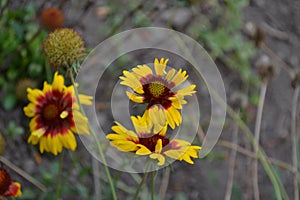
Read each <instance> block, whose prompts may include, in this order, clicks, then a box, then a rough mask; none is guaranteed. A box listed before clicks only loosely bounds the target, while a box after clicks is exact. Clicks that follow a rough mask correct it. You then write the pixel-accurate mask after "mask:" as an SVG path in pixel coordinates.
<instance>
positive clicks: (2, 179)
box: [0, 169, 12, 195]
mask: <svg viewBox="0 0 300 200" xmlns="http://www.w3.org/2000/svg"><path fill="white" fill-rule="evenodd" d="M11 183H12V180H11V177H10V175H9V174H8V172H7V171H6V170H5V169H0V195H4V193H5V192H6V191H7V190H8V188H9V186H10V184H11Z"/></svg>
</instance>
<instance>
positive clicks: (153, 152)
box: [106, 116, 201, 166]
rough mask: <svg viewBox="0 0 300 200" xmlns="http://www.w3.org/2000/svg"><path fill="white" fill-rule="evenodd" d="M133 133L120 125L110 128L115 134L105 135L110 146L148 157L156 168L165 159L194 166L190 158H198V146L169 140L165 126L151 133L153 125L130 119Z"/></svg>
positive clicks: (139, 118) (141, 120) (163, 162)
mask: <svg viewBox="0 0 300 200" xmlns="http://www.w3.org/2000/svg"><path fill="white" fill-rule="evenodd" d="M131 120H132V123H133V125H134V128H135V132H134V131H131V130H127V129H126V128H125V127H124V126H122V125H121V124H120V123H118V122H116V125H115V126H113V127H112V130H113V131H114V132H115V133H111V134H108V135H106V138H107V139H109V140H111V142H110V144H111V145H112V146H113V147H115V148H117V149H118V150H120V151H124V152H135V153H136V154H137V155H141V156H143V155H149V157H150V158H152V159H157V160H158V163H157V165H158V166H162V165H164V164H165V163H166V157H168V158H171V159H175V160H180V161H181V160H184V161H186V162H188V163H190V164H194V162H193V161H192V159H191V157H192V158H198V152H199V150H200V148H201V147H200V146H192V145H191V144H190V143H189V142H187V141H185V140H177V139H173V140H171V139H169V138H168V137H166V131H167V127H168V126H165V127H164V128H163V129H161V130H160V131H159V132H158V133H156V132H153V124H151V123H150V124H149V123H147V122H146V121H145V120H144V119H143V118H142V117H140V116H138V117H134V116H132V117H131Z"/></svg>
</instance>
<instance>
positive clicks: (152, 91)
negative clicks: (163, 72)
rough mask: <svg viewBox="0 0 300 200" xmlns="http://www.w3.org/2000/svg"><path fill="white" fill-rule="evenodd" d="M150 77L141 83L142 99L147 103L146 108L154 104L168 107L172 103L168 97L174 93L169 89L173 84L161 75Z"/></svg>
mask: <svg viewBox="0 0 300 200" xmlns="http://www.w3.org/2000/svg"><path fill="white" fill-rule="evenodd" d="M151 79H152V80H151ZM151 79H150V80H148V83H146V84H144V85H143V90H144V101H145V102H147V103H148V107H147V109H149V108H150V107H152V106H153V105H156V104H160V105H162V106H163V107H164V109H168V108H169V107H170V106H171V105H172V101H171V100H169V98H170V97H173V96H174V95H175V93H174V92H172V91H171V88H172V87H173V86H172V85H170V84H168V83H167V82H166V81H165V80H164V79H162V78H161V77H153V78H151Z"/></svg>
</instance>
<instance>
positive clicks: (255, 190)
mask: <svg viewBox="0 0 300 200" xmlns="http://www.w3.org/2000/svg"><path fill="white" fill-rule="evenodd" d="M267 86H268V84H267V83H262V85H261V89H260V96H259V103H258V108H257V113H256V122H255V132H254V152H255V154H257V153H258V148H259V138H260V127H261V120H262V112H263V107H264V102H265V97H266V91H267ZM257 161H258V160H257V158H255V159H254V160H253V163H252V164H253V165H252V169H253V174H252V180H253V182H252V184H253V194H254V199H255V200H259V199H260V198H259V186H258V162H257Z"/></svg>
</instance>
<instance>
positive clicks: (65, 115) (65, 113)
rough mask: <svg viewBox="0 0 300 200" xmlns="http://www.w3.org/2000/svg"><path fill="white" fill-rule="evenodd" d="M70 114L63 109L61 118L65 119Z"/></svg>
mask: <svg viewBox="0 0 300 200" xmlns="http://www.w3.org/2000/svg"><path fill="white" fill-rule="evenodd" d="M68 115H69V113H68V111H65V110H64V111H62V112H61V113H60V115H59V116H60V118H61V119H65V118H66V117H68Z"/></svg>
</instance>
